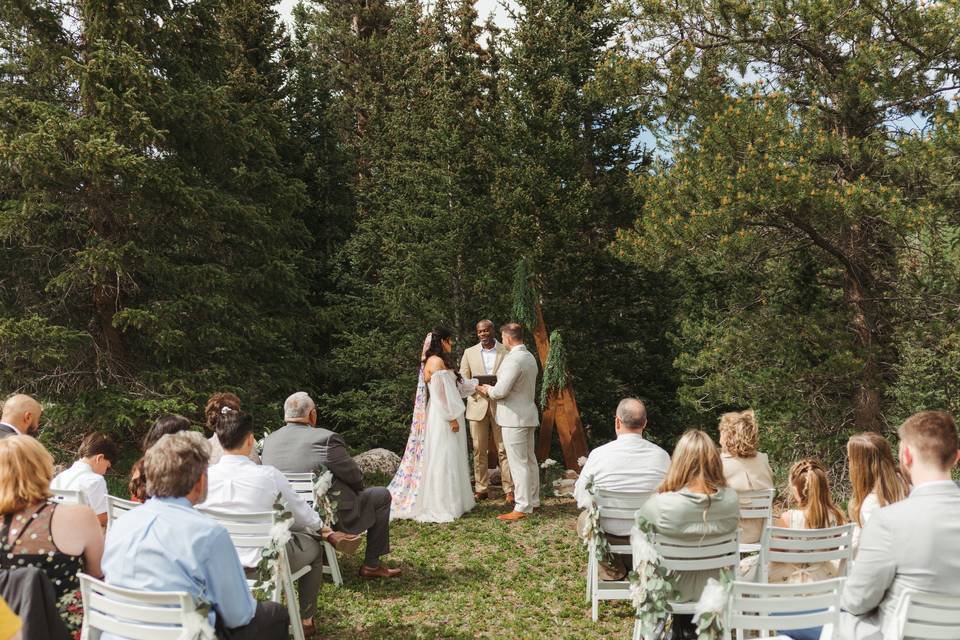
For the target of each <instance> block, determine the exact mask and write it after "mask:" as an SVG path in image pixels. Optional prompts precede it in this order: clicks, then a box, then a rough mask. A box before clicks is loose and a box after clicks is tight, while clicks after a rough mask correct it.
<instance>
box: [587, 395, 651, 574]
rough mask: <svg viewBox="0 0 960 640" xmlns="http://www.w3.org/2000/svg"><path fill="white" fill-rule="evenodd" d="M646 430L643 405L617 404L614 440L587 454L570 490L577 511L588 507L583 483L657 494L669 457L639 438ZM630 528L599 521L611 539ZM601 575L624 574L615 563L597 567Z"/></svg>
mask: <svg viewBox="0 0 960 640" xmlns="http://www.w3.org/2000/svg"><path fill="white" fill-rule="evenodd" d="M646 428H647V408H646V407H645V406H644V404H643V402H641V401H640V400H637V399H636V398H624V399H623V400H621V401H620V404H619V405H617V414H616V418H615V419H614V430H615V431H616V434H617V439H616V440H614V441H613V442H608V443H607V444H605V445H602V446H600V447H597V448H596V449H594V450H593V451H591V452H590V456H589V457H588V458H587V462H586V464H585V465H583V469H582V470H581V471H580V477H579V478H577V484H576V485H575V486H574V489H573V495H574V497H575V498H576V499H577V505H578V506H579V507H580V508H581V509H586V508H588V507H589V505H590V503H591V498H590V494H589V493H588V492H587V483H589V482H590V480H591V479H593V486H594V488H595V489H609V490H611V491H629V492H631V493H653V492H654V491H656V490H657V487H659V486H660V483H661V482H662V481H663V478H664V477H665V476H666V475H667V470H668V469H669V468H670V455H669V454H667V452H666V451H664V450H663V449H661V448H660V447H658V446H657V445H655V444H653V443H652V442H650V441H649V440H647V439H645V438H644V437H643V433H644V430H645V429H646ZM587 517H588V514H587V512H586V511H584V512H583V513H582V514H580V520H579V521H578V523H577V525H578V526H577V531H578V532H580V534H581V536H584V535H585V532H586V523H587ZM631 527H633V521H632V520H629V519H626V520H621V519H616V518H601V519H600V528H601V529H603V530H604V532H606V533H607V534H609V536H612V537H620V536H622V537H626V536H629V535H630V529H631ZM618 542H620V541H619V540H618ZM625 544H626V543H625ZM604 569H606V571H604ZM601 572H602V573H605V574H606V575H602V576H601V577H602V578H604V579H606V580H619V579H620V578H622V577H623V575H625V574H626V567H625V566H624V565H623V563H622V562H615V563H614V564H613V566H612V567H601Z"/></svg>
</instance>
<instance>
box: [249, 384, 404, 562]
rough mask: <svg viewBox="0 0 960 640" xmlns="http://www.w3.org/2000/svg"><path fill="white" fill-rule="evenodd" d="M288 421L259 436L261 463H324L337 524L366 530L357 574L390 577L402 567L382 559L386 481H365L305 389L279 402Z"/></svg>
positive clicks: (283, 467)
mask: <svg viewBox="0 0 960 640" xmlns="http://www.w3.org/2000/svg"><path fill="white" fill-rule="evenodd" d="M283 415H284V421H285V422H286V424H285V425H284V426H283V427H281V428H280V429H278V430H277V431H274V432H273V433H271V434H270V435H269V436H267V438H266V440H264V442H263V455H262V456H261V457H262V459H263V464H268V465H271V466H274V467H276V468H277V469H279V470H280V471H282V472H284V473H310V472H313V471H315V470H316V469H317V467H319V466H320V465H323V466H324V467H326V468H327V469H329V470H330V471H331V472H332V473H333V486H332V488H331V495H332V496H334V494H336V495H335V496H334V497H333V499H334V500H335V501H336V503H337V523H336V528H337V529H338V530H340V531H345V532H346V533H363V532H364V531H366V532H367V551H366V555H365V556H364V560H363V565H362V566H361V567H360V577H361V578H393V577H395V576H398V575H400V569H390V568H388V567H386V566H384V565H382V564H381V563H380V556H382V555H384V554H386V553H389V551H390V492H389V491H387V489H386V487H370V488H364V486H363V472H362V471H361V470H360V467H358V466H357V463H356V462H354V460H353V458H351V457H350V454H349V453H347V446H346V443H344V441H343V438H342V437H341V436H340V435H338V434H336V433H334V432H333V431H330V430H328V429H324V428H318V427H317V426H316V424H317V407H316V405H315V404H314V402H313V400H312V399H311V398H310V396H309V395H307V394H306V393H304V392H303V391H298V392H297V393H295V394H293V395H292V396H290V397H289V398H287V400H286V402H284V403H283Z"/></svg>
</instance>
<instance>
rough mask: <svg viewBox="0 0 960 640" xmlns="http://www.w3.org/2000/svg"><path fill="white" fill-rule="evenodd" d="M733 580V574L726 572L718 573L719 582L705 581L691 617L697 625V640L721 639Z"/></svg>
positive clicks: (713, 579) (712, 579)
mask: <svg viewBox="0 0 960 640" xmlns="http://www.w3.org/2000/svg"><path fill="white" fill-rule="evenodd" d="M733 580H734V578H733V572H731V571H726V570H723V571H721V572H720V579H719V580H716V579H715V578H710V579H709V580H707V585H706V586H705V587H704V588H703V592H702V593H701V594H700V599H699V600H698V601H697V606H696V612H695V615H694V616H693V621H694V622H696V623H697V640H720V639H721V638H723V622H724V615H725V614H726V610H727V604H728V603H729V602H730V592H731V590H732V589H733Z"/></svg>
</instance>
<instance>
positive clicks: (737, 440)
mask: <svg viewBox="0 0 960 640" xmlns="http://www.w3.org/2000/svg"><path fill="white" fill-rule="evenodd" d="M758 440H759V433H758V429H757V421H756V418H755V416H754V413H753V409H750V410H748V411H733V412H730V413H725V414H723V415H722V416H720V449H721V451H720V461H721V462H722V463H723V477H724V478H726V479H727V486H728V487H730V488H731V489H734V490H735V491H737V492H740V491H757V490H760V489H772V488H773V470H772V469H771V468H770V462H769V461H768V460H767V454H765V453H761V452H759V451H757V441H758ZM762 532H763V520H761V519H758V518H747V519H741V520H740V542H743V543H749V544H753V543H756V542H760V534H761V533H762Z"/></svg>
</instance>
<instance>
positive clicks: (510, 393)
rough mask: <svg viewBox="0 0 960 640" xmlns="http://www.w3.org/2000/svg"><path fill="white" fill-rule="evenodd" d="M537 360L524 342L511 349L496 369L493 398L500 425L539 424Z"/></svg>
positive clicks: (528, 425) (491, 393) (492, 389)
mask: <svg viewBox="0 0 960 640" xmlns="http://www.w3.org/2000/svg"><path fill="white" fill-rule="evenodd" d="M537 372H538V368H537V360H536V358H534V357H533V354H532V353H530V352H529V351H527V348H526V347H525V346H523V345H519V346H517V347H514V348H513V349H511V350H510V353H508V354H507V357H506V358H504V359H503V362H502V363H500V368H499V369H498V370H497V384H496V386H494V387H492V388H491V389H490V397H491V398H492V399H494V400H496V401H497V414H496V416H497V424H499V425H500V426H501V427H503V428H508V427H536V426H538V425H539V424H540V414H539V412H538V411H537V403H536V395H537Z"/></svg>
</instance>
